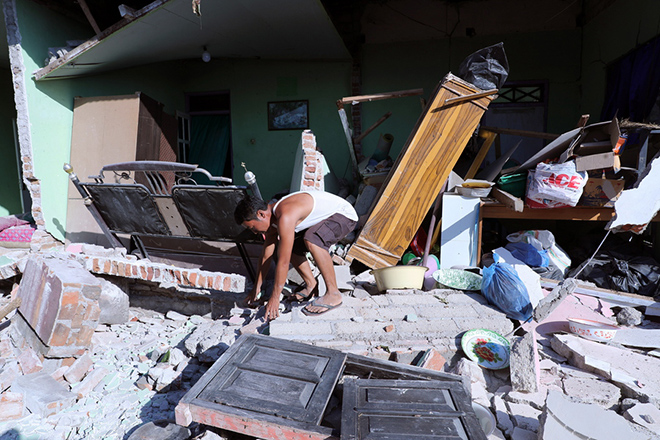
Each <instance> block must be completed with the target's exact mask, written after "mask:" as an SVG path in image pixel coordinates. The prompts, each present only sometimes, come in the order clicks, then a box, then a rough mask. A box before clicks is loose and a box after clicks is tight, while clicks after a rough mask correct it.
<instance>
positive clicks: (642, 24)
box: [581, 0, 660, 122]
mask: <svg viewBox="0 0 660 440" xmlns="http://www.w3.org/2000/svg"><path fill="white" fill-rule="evenodd" d="M659 34H660V2H659V1H657V0H619V1H618V2H616V3H614V4H613V5H612V6H610V7H609V8H607V9H606V10H605V11H603V12H602V13H601V14H600V15H598V16H597V17H596V18H595V19H594V20H592V21H590V22H589V23H588V24H587V25H586V26H585V27H584V54H583V57H582V110H581V111H582V112H583V113H588V114H590V115H591V117H592V119H591V121H593V122H597V121H598V120H599V118H600V114H601V110H602V107H603V103H604V102H605V84H606V68H607V66H608V64H610V63H612V62H613V61H616V60H617V59H618V58H620V57H622V56H623V55H625V54H627V53H628V52H630V51H631V50H633V49H635V48H636V47H638V46H640V45H642V44H644V43H646V42H647V41H649V40H650V39H652V38H653V37H655V36H657V35H659Z"/></svg>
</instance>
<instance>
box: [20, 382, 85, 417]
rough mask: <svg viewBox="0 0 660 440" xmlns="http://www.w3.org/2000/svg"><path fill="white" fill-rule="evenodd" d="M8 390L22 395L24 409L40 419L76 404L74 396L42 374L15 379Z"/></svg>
mask: <svg viewBox="0 0 660 440" xmlns="http://www.w3.org/2000/svg"><path fill="white" fill-rule="evenodd" d="M10 390H11V392H13V393H21V394H23V396H24V399H25V406H26V408H27V409H28V410H30V412H31V413H33V414H38V415H40V416H41V417H48V416H50V415H52V414H55V413H58V412H60V411H61V410H63V409H65V408H68V407H70V406H71V405H73V404H74V403H75V402H76V394H74V393H72V392H71V391H69V390H68V388H67V387H65V386H64V385H62V384H61V383H59V382H57V381H56V380H55V379H53V378H52V377H51V376H50V375H49V374H46V373H44V372H38V373H32V374H26V375H24V376H19V377H17V378H16V380H15V381H14V383H13V384H12V386H11V388H10Z"/></svg>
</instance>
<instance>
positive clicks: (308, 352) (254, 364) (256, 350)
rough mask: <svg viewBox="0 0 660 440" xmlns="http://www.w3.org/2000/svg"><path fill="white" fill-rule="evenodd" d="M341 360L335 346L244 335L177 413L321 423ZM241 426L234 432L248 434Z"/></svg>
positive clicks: (302, 426) (302, 424) (187, 416)
mask: <svg viewBox="0 0 660 440" xmlns="http://www.w3.org/2000/svg"><path fill="white" fill-rule="evenodd" d="M345 359H346V355H345V354H344V353H341V352H340V351H337V350H330V349H325V348H320V347H314V346H311V345H307V344H300V343H295V342H291V341H286V340H281V339H276V338H270V337H265V336H260V335H250V336H243V337H242V338H240V339H239V340H238V341H237V342H236V343H235V344H234V345H232V347H230V348H229V349H228V350H227V352H226V353H225V354H224V355H223V356H222V357H221V358H220V359H218V361H216V363H215V364H213V366H212V367H211V368H210V369H209V370H208V371H207V372H206V373H205V374H204V376H202V378H200V380H199V381H198V383H197V384H195V386H194V387H193V388H192V389H191V390H190V391H189V392H188V393H187V394H186V396H184V398H183V399H182V404H181V408H178V409H177V411H178V412H177V417H178V418H184V421H197V422H200V423H201V422H202V421H201V420H196V419H195V418H194V415H195V414H197V415H200V416H203V417H204V418H205V419H208V418H211V419H214V418H217V419H218V420H226V419H227V418H230V419H231V418H235V417H241V418H250V417H252V418H255V419H259V420H267V421H269V422H270V423H272V424H274V425H282V426H284V427H286V426H288V425H291V424H292V425H291V426H294V427H295V428H296V429H297V430H301V429H302V430H305V427H306V426H307V427H313V426H315V425H318V424H319V423H320V421H321V419H322V417H323V413H324V411H325V407H326V405H327V403H328V400H329V399H330V395H331V394H332V391H333V389H334V387H335V384H336V383H337V380H338V379H339V376H340V374H341V372H342V370H343V366H344V362H345ZM213 413H215V414H216V415H215V416H213V415H212V414H213ZM185 419H187V420H185ZM238 426H239V427H240V426H241V425H240V424H239V425H238ZM243 428H244V429H245V430H242V429H243ZM243 428H241V430H238V431H237V432H243V433H248V431H247V430H248V429H250V428H249V427H248V426H244V427H243ZM285 430H286V429H285Z"/></svg>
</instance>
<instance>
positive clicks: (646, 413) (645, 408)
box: [623, 403, 660, 434]
mask: <svg viewBox="0 0 660 440" xmlns="http://www.w3.org/2000/svg"><path fill="white" fill-rule="evenodd" d="M623 416H624V417H625V418H626V419H628V420H630V421H631V422H635V423H637V424H638V425H641V426H643V427H645V428H646V429H648V430H650V431H652V432H654V433H656V434H660V408H657V407H656V406H655V405H652V404H650V403H637V404H635V405H634V406H633V407H632V408H628V409H627V410H626V411H625V412H624V413H623Z"/></svg>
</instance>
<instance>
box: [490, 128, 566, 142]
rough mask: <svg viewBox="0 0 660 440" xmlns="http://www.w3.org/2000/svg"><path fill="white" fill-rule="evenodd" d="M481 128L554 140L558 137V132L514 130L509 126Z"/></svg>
mask: <svg viewBox="0 0 660 440" xmlns="http://www.w3.org/2000/svg"><path fill="white" fill-rule="evenodd" d="M481 129H482V130H488V131H492V132H494V133H499V134H510V135H513V136H522V137H533V138H541V139H549V140H555V139H557V138H558V137H559V135H558V134H552V133H540V132H538V131H527V130H514V129H511V128H498V127H481Z"/></svg>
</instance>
